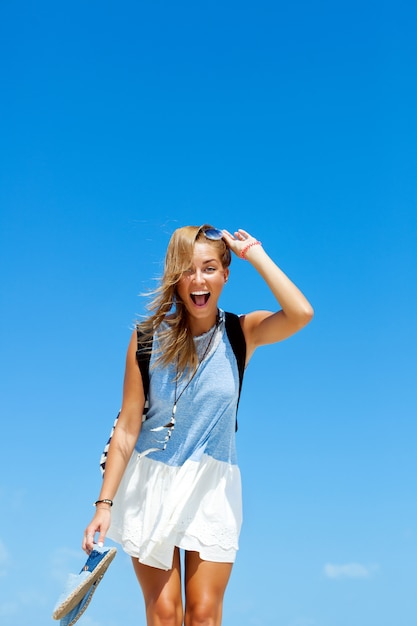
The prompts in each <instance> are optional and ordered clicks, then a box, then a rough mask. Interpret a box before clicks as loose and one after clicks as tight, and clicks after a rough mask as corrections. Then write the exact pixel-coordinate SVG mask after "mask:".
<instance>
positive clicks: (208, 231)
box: [197, 226, 223, 241]
mask: <svg viewBox="0 0 417 626" xmlns="http://www.w3.org/2000/svg"><path fill="white" fill-rule="evenodd" d="M199 233H203V235H204V237H206V239H211V240H212V241H220V239H223V233H222V231H221V230H220V229H219V228H211V227H207V228H206V227H204V226H201V228H199V229H198V234H199ZM198 234H197V236H198Z"/></svg>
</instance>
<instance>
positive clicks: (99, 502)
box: [93, 498, 113, 506]
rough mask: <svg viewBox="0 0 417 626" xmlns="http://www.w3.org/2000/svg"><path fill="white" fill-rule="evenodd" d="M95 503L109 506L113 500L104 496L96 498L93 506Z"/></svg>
mask: <svg viewBox="0 0 417 626" xmlns="http://www.w3.org/2000/svg"><path fill="white" fill-rule="evenodd" d="M97 504H110V506H113V500H109V499H108V498H104V500H96V501H95V502H94V504H93V506H97Z"/></svg>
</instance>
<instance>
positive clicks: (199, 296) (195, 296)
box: [190, 291, 210, 306]
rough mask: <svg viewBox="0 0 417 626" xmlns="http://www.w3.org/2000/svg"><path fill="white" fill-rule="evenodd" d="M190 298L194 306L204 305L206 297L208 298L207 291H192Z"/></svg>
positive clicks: (206, 300) (208, 293)
mask: <svg viewBox="0 0 417 626" xmlns="http://www.w3.org/2000/svg"><path fill="white" fill-rule="evenodd" d="M190 296H191V300H192V301H193V302H194V304H195V305H196V306H204V305H205V304H207V302H208V299H209V298H210V292H209V291H193V292H192V293H191V294H190Z"/></svg>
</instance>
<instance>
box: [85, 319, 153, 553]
mask: <svg viewBox="0 0 417 626" xmlns="http://www.w3.org/2000/svg"><path fill="white" fill-rule="evenodd" d="M136 349H137V336H136V331H135V332H134V333H133V334H132V337H131V340H130V343H129V347H128V350H127V355H126V369H125V377H124V383H123V401H122V408H121V410H120V415H119V419H118V421H117V426H116V428H115V430H114V433H113V437H112V439H111V442H110V446H109V450H108V454H107V460H106V471H105V472H104V478H103V483H102V487H101V490H100V495H99V496H98V498H97V500H113V498H114V496H115V495H116V491H117V489H118V487H119V484H120V481H121V479H122V476H123V473H124V471H125V469H126V466H127V463H128V461H129V459H130V457H131V454H132V452H133V448H134V447H135V444H136V441H137V439H138V436H139V433H140V429H141V426H142V414H143V408H144V404H145V396H144V392H143V384H142V376H141V373H140V370H139V367H138V363H137V361H136ZM110 516H111V506H110V505H109V504H107V503H100V504H97V506H96V513H95V515H94V517H93V519H92V520H91V522H90V524H89V525H88V526H87V528H86V530H85V533H84V538H83V543H82V547H83V550H85V551H86V552H88V553H89V552H91V550H92V549H93V543H94V538H95V535H96V533H99V536H98V540H97V541H98V543H104V539H105V536H106V533H107V530H108V528H109V526H110V519H111V517H110Z"/></svg>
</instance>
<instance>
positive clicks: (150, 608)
mask: <svg viewBox="0 0 417 626" xmlns="http://www.w3.org/2000/svg"><path fill="white" fill-rule="evenodd" d="M132 562H133V568H134V570H135V574H136V577H137V579H138V581H139V584H140V586H141V588H142V593H143V598H144V601H145V606H146V616H147V623H148V625H149V626H154V625H155V626H156V625H158V624H160V623H164V624H165V623H168V624H173V625H175V626H177V625H181V624H182V619H183V609H182V595H181V562H180V554H179V550H178V548H176V549H175V552H174V559H173V564H172V569H170V570H168V571H165V570H162V569H158V568H157V567H149V566H148V565H143V564H142V563H139V561H138V559H135V558H132Z"/></svg>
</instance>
